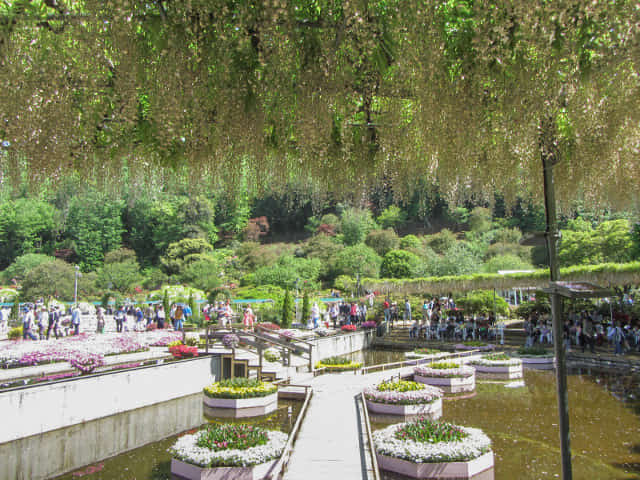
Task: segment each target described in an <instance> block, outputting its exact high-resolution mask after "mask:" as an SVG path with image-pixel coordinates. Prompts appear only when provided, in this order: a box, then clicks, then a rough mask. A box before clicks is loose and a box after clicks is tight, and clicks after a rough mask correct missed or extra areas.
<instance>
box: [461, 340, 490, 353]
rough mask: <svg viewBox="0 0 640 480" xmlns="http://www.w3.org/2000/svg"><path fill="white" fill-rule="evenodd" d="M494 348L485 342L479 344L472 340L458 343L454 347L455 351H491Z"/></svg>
mask: <svg viewBox="0 0 640 480" xmlns="http://www.w3.org/2000/svg"><path fill="white" fill-rule="evenodd" d="M495 347H496V346H495V345H492V344H487V343H485V342H480V341H478V340H473V341H470V342H464V343H459V344H457V345H456V347H455V348H456V350H481V351H485V350H493V349H494V348H495Z"/></svg>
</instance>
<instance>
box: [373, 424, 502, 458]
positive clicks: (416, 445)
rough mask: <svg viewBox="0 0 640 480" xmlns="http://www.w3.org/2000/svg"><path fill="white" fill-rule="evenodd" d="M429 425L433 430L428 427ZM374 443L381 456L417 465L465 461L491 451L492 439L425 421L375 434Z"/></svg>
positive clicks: (465, 430)
mask: <svg viewBox="0 0 640 480" xmlns="http://www.w3.org/2000/svg"><path fill="white" fill-rule="evenodd" d="M420 421H422V422H423V423H424V425H421V424H420V423H419V422H420ZM428 424H431V425H432V428H425V427H426V426H427V425H428ZM438 424H439V425H440V426H441V425H445V426H446V427H445V428H442V427H440V426H439V425H438ZM407 427H410V428H407ZM416 430H417V432H416ZM420 430H422V432H420ZM441 438H444V439H445V440H441ZM449 439H453V440H449ZM373 443H374V445H375V449H376V452H377V453H379V454H382V455H387V456H389V457H395V458H401V459H404V460H409V461H411V462H415V463H437V462H466V461H469V460H473V459H474V458H478V457H479V456H481V455H483V454H485V453H487V452H489V451H491V440H490V439H489V437H487V436H486V435H485V434H484V433H483V432H482V430H479V429H477V428H469V427H461V426H457V425H450V424H442V423H440V422H429V421H427V420H425V419H419V420H418V421H417V422H415V423H414V422H409V423H400V424H395V425H391V426H389V427H387V428H385V429H382V430H378V431H376V432H373Z"/></svg>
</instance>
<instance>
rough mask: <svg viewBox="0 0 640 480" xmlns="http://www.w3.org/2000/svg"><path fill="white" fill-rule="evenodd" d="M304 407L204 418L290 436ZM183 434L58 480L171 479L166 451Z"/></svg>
mask: <svg viewBox="0 0 640 480" xmlns="http://www.w3.org/2000/svg"><path fill="white" fill-rule="evenodd" d="M289 408H291V417H289ZM301 408H302V402H301V401H296V400H281V399H279V400H278V408H277V410H276V411H275V412H272V413H271V414H269V415H265V416H262V417H253V418H244V419H231V418H215V417H207V416H206V415H205V416H204V417H203V425H206V424H207V423H250V424H253V425H259V426H261V427H264V428H267V429H270V430H280V431H282V432H286V433H289V432H290V431H291V429H292V426H293V424H294V423H295V420H296V418H297V417H298V413H300V409H301ZM156 421H162V419H156ZM194 430H195V429H194ZM180 435H182V434H179V435H174V436H172V437H169V438H167V439H164V440H161V441H159V442H155V443H151V444H149V445H145V446H144V447H140V448H136V449H135V450H131V451H129V452H126V453H123V454H121V455H117V456H115V457H112V458H109V459H106V460H104V461H102V462H100V463H98V464H96V465H90V466H87V467H83V468H81V469H78V470H75V471H73V472H70V473H67V474H65V475H62V476H60V477H56V480H77V479H78V478H82V477H86V478H87V479H90V480H170V479H172V478H173V477H172V475H171V456H170V455H169V453H168V452H167V449H168V448H169V447H171V445H173V444H174V443H175V441H176V439H177V438H178V437H179V436H180Z"/></svg>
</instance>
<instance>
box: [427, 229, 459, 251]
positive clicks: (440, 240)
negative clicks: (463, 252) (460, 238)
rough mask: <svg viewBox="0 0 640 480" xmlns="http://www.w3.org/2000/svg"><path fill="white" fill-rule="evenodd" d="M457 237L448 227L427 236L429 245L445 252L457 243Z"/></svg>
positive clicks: (434, 249) (435, 249)
mask: <svg viewBox="0 0 640 480" xmlns="http://www.w3.org/2000/svg"><path fill="white" fill-rule="evenodd" d="M456 241H457V239H456V236H455V234H454V233H453V232H452V231H451V230H448V229H446V228H445V229H443V230H441V231H440V232H438V233H436V234H434V235H430V236H429V237H427V245H428V246H429V247H431V249H432V250H433V251H434V252H436V253H440V254H443V253H444V252H446V251H447V250H449V249H450V248H451V247H453V246H454V245H455V243H456Z"/></svg>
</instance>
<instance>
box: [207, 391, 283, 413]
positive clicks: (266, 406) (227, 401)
mask: <svg viewBox="0 0 640 480" xmlns="http://www.w3.org/2000/svg"><path fill="white" fill-rule="evenodd" d="M202 401H203V403H204V404H205V406H206V407H207V408H208V409H209V411H208V412H207V413H212V414H213V415H214V416H220V417H226V418H246V417H258V416H260V415H266V414H268V413H271V412H273V411H274V410H275V409H276V408H278V391H277V390H276V391H275V392H273V393H272V394H270V395H266V396H264V397H252V398H212V397H208V396H207V395H206V394H203V400H202Z"/></svg>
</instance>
